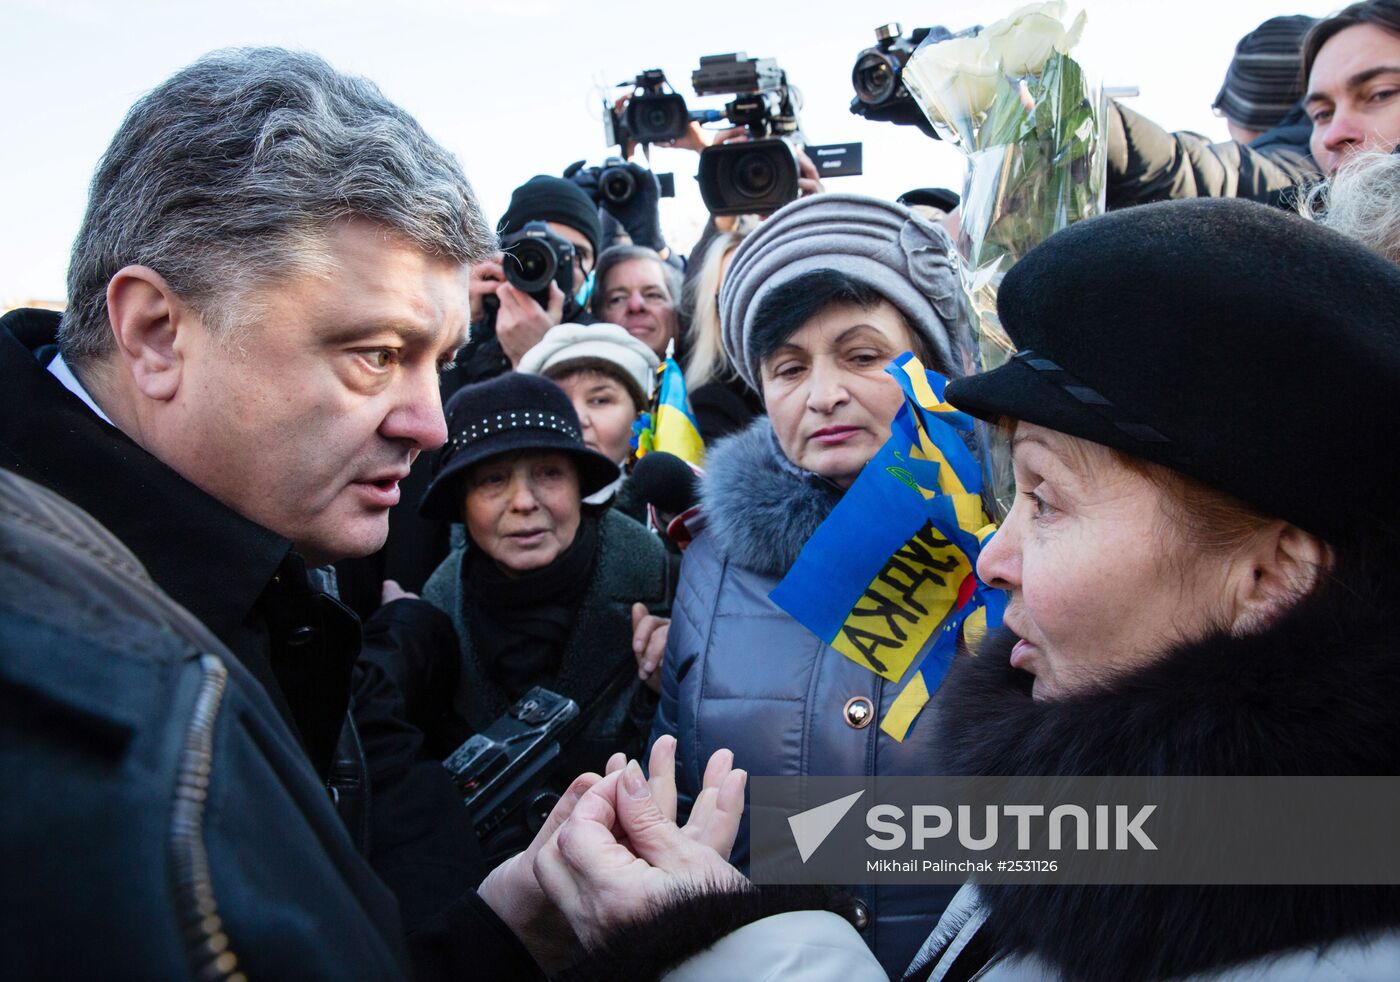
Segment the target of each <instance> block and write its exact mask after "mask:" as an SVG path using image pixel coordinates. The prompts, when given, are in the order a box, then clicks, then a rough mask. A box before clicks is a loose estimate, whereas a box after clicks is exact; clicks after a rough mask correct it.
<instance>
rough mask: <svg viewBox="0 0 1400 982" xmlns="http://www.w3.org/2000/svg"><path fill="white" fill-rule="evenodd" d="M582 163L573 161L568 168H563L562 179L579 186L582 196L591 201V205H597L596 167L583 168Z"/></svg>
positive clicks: (597, 171) (597, 172)
mask: <svg viewBox="0 0 1400 982" xmlns="http://www.w3.org/2000/svg"><path fill="white" fill-rule="evenodd" d="M584 163H585V162H584V161H582V160H575V161H574V162H573V163H572V164H570V165H569V166H568V167H565V168H564V174H563V176H564V179H565V180H569V181H573V182H574V183H575V184H577V185H578V186H579V189H580V190H581V191H583V193H584V194H586V195H588V196H589V197H590V198H592V199H593V203H594V204H595V205H596V204H597V203H598V174H599V170H598V168H597V167H585V166H583V165H584Z"/></svg>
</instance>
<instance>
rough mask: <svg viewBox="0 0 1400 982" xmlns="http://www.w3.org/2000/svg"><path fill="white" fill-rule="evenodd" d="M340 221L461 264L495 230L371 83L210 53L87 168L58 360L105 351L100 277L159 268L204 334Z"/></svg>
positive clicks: (440, 156)
mask: <svg viewBox="0 0 1400 982" xmlns="http://www.w3.org/2000/svg"><path fill="white" fill-rule="evenodd" d="M350 218H364V219H368V220H370V221H374V222H378V223H380V224H382V225H384V226H386V227H387V228H389V229H392V230H393V231H395V232H397V233H399V234H400V235H402V236H403V237H404V238H406V239H408V240H409V241H411V242H412V243H413V244H414V245H415V246H417V247H418V248H420V249H422V250H423V251H424V252H427V253H429V254H431V255H434V256H440V257H446V258H450V259H453V260H456V261H458V262H461V263H464V264H465V263H471V262H477V261H479V260H481V259H483V258H485V257H486V256H487V255H489V254H490V253H491V251H492V250H493V249H494V246H495V238H494V236H493V235H492V232H491V228H490V227H489V226H488V225H487V224H486V221H485V219H484V218H483V217H482V214H481V209H480V206H479V205H478V204H477V201H476V196H475V195H474V194H473V193H472V189H471V186H470V185H469V184H468V183H467V179H466V178H465V177H464V176H463V174H462V171H461V168H460V166H459V165H458V163H457V161H456V159H455V158H454V157H453V156H452V155H451V154H449V153H448V152H447V151H446V150H444V149H443V148H442V147H441V146H439V145H438V144H437V143H436V142H434V141H433V140H432V139H431V138H430V137H429V136H428V135H427V134H426V133H424V132H423V129H422V127H420V126H419V125H418V123H417V122H416V121H415V120H414V119H413V117H411V116H410V115H409V114H408V113H406V112H404V111H403V110H402V109H400V108H399V107H398V106H396V105H394V104H393V103H392V102H390V101H389V100H387V99H386V98H385V97H384V95H383V94H382V93H381V92H380V91H379V89H378V88H377V87H376V86H375V85H374V83H372V82H370V81H368V80H366V79H362V78H355V77H352V76H348V75H342V74H341V73H339V72H337V71H336V70H335V69H333V68H331V66H330V65H328V64H327V63H326V62H325V61H323V60H322V59H320V58H318V57H316V56H315V55H312V54H307V53H302V52H292V51H285V50H282V49H279V48H249V49H234V50H226V51H217V52H213V53H212V54H209V55H206V56H204V57H203V58H201V59H200V60H199V61H197V62H195V63H194V64H192V65H190V66H189V67H187V68H184V69H182V70H181V71H179V72H177V73H176V74H175V75H173V76H172V77H170V78H169V79H167V80H166V81H165V82H163V83H162V84H161V85H159V86H158V87H156V88H155V89H154V90H152V91H151V92H150V93H148V94H147V95H145V96H144V97H142V98H141V99H140V100H139V101H138V102H137V103H136V104H135V105H134V106H133V107H132V108H131V111H130V112H129V113H128V114H127V116H126V119H125V120H123V122H122V125H121V127H120V128H119V129H118V130H117V134H116V136H114V137H113V138H112V143H111V145H110V146H109V147H108V148H107V152H106V153H105V154H104V155H103V157H102V159H101V161H100V162H99V163H98V165H97V172H96V174H95V175H94V176H93V180H92V186H91V189H90V193H89V197H88V206H87V213H86V214H85V215H84V216H83V224H82V227H81V229H80V230H79V232H78V238H77V241H76V242H75V243H74V244H73V255H72V259H71V261H70V263H69V268H68V298H69V306H68V310H67V312H66V313H65V314H64V316H63V324H62V327H61V329H60V331H59V344H60V347H61V350H62V351H63V356H64V358H65V359H67V360H69V361H72V362H75V363H77V362H81V361H83V360H85V359H90V358H98V357H101V356H103V355H105V354H106V353H108V352H110V351H111V350H112V349H113V338H112V332H111V328H110V327H109V325H108V317H107V284H108V283H109V282H110V281H111V278H112V277H113V276H114V275H115V274H116V273H117V271H118V270H120V269H121V268H122V267H124V266H127V265H131V264H139V265H143V266H148V267H150V268H151V269H153V270H154V271H155V272H157V273H159V274H160V275H161V276H162V277H163V278H164V279H165V281H166V282H167V283H169V284H170V287H171V289H173V290H174V291H175V292H176V293H177V294H179V296H180V297H181V298H182V299H183V300H185V301H186V302H188V303H189V304H190V305H191V306H193V307H194V308H195V309H196V310H197V311H199V313H200V314H201V316H202V317H203V318H204V319H205V320H206V322H208V323H209V324H210V327H211V328H214V329H221V328H228V327H229V326H230V325H231V324H235V323H237V322H238V314H237V309H238V308H239V306H240V303H241V302H242V301H244V300H245V299H248V298H249V297H250V296H251V294H252V292H253V288H255V287H257V286H259V285H261V284H264V283H266V282H267V281H268V280H270V279H274V278H277V277H281V276H285V275H288V274H291V273H296V272H304V271H311V270H314V269H317V268H319V267H318V262H324V256H323V255H319V254H318V246H320V245H321V243H322V242H323V241H324V239H325V237H326V236H327V235H328V234H329V232H330V230H331V228H332V226H333V225H335V224H336V223H338V222H341V221H344V220H347V219H350Z"/></svg>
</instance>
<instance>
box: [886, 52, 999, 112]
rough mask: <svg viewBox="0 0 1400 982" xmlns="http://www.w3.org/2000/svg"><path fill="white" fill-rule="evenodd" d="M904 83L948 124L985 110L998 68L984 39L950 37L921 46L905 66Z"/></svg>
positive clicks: (994, 88)
mask: <svg viewBox="0 0 1400 982" xmlns="http://www.w3.org/2000/svg"><path fill="white" fill-rule="evenodd" d="M903 80H904V84H905V85H906V86H908V88H909V90H910V91H911V92H912V93H913V94H914V95H915V97H917V98H919V99H920V100H921V101H922V102H923V103H924V104H925V105H926V106H931V108H932V109H933V110H934V111H935V112H937V113H938V115H940V116H942V117H943V118H944V119H945V120H946V121H947V122H949V123H950V124H951V123H953V122H955V121H957V120H960V119H970V118H971V117H973V116H975V115H976V114H978V113H980V112H985V111H986V109H987V107H988V106H990V105H991V104H992V99H993V98H995V97H996V94H997V83H998V82H1000V81H1001V69H1000V67H999V66H998V61H997V58H996V56H995V55H993V54H992V51H991V49H990V48H989V47H988V46H987V42H986V40H985V39H984V38H983V37H982V36H981V35H978V36H976V37H962V38H951V39H949V40H947V41H940V42H938V43H937V44H929V45H925V46H924V47H922V48H920V49H919V50H918V51H916V52H915V53H914V56H913V57H912V58H910V59H909V62H908V64H906V65H905V66H904V73H903Z"/></svg>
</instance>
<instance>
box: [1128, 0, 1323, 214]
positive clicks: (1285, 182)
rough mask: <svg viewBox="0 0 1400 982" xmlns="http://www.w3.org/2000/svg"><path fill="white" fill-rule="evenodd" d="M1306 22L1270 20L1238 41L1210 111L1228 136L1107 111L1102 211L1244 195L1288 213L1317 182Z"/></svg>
mask: <svg viewBox="0 0 1400 982" xmlns="http://www.w3.org/2000/svg"><path fill="white" fill-rule="evenodd" d="M1313 23H1315V22H1314V20H1313V19H1312V18H1310V17H1304V16H1301V15H1298V16H1292V17H1274V18H1272V19H1270V20H1267V21H1265V22H1264V23H1263V24H1260V25H1259V26H1258V27H1257V28H1255V29H1254V30H1253V31H1250V32H1249V33H1248V34H1246V35H1245V36H1244V37H1243V38H1241V39H1240V42H1239V44H1238V45H1237V46H1236V48H1235V57H1234V59H1233V60H1232V61H1231V62H1230V67H1229V70H1228V71H1227V72H1226V75H1225V83H1224V85H1223V86H1222V87H1221V89H1220V94H1219V95H1217V96H1216V97H1215V102H1214V104H1213V105H1212V108H1213V109H1214V110H1215V111H1216V112H1217V113H1218V114H1219V115H1221V116H1224V117H1225V121H1226V124H1227V125H1228V126H1229V130H1230V139H1229V140H1227V141H1226V142H1224V143H1212V142H1210V140H1208V139H1206V138H1205V137H1204V136H1202V135H1201V134H1199V133H1189V132H1184V131H1183V132H1177V133H1169V132H1167V131H1166V130H1165V129H1163V128H1162V127H1160V126H1158V125H1157V124H1156V123H1154V122H1153V121H1152V120H1150V119H1147V118H1146V117H1145V116H1140V115H1139V114H1138V113H1136V112H1134V111H1133V110H1132V109H1129V108H1128V107H1127V106H1124V105H1122V104H1120V103H1117V102H1109V104H1108V105H1109V111H1108V207H1109V208H1111V209H1112V208H1124V207H1127V206H1128V205H1141V204H1147V203H1148V202H1151V201H1168V200H1173V199H1177V198H1248V199H1250V200H1252V201H1260V202H1263V203H1264V204H1271V205H1281V206H1283V207H1285V208H1291V207H1293V206H1294V205H1295V204H1296V198H1297V189H1298V188H1299V187H1300V186H1304V185H1307V184H1310V183H1311V182H1313V181H1316V180H1318V179H1319V178H1321V177H1322V171H1321V168H1319V167H1318V165H1317V162H1316V161H1315V160H1314V159H1313V155H1312V154H1311V153H1310V152H1309V149H1308V140H1309V138H1310V137H1311V136H1312V121H1311V120H1310V119H1308V116H1307V114H1306V113H1304V112H1303V108H1302V106H1301V105H1300V104H1299V99H1300V97H1301V96H1302V94H1303V92H1302V61H1303V56H1302V51H1301V49H1302V44H1303V36H1304V34H1306V33H1307V31H1308V29H1309V28H1310V27H1311V26H1312V24H1313Z"/></svg>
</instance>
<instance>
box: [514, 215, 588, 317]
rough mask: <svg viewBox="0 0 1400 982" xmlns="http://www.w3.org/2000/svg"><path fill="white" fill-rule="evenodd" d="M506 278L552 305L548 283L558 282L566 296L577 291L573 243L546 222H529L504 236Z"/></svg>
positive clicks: (536, 299)
mask: <svg viewBox="0 0 1400 982" xmlns="http://www.w3.org/2000/svg"><path fill="white" fill-rule="evenodd" d="M501 252H503V253H505V263H504V266H505V271H506V279H507V280H508V281H509V282H510V284H511V285H512V286H514V287H515V288H516V289H517V290H520V291H522V292H524V293H528V294H529V295H530V296H531V297H533V298H534V300H535V302H536V303H538V304H539V305H540V306H541V307H548V306H549V284H550V283H557V284H558V285H559V289H560V291H562V292H563V294H564V296H565V297H566V298H567V297H569V296H571V295H572V294H573V292H574V252H575V249H574V244H573V243H572V242H570V241H569V240H568V239H566V238H564V237H563V236H559V235H555V234H554V233H553V232H551V231H550V230H549V225H548V224H547V223H545V222H526V223H525V225H524V227H522V228H521V229H520V231H518V232H513V233H511V234H510V235H507V236H505V237H504V238H502V239H501Z"/></svg>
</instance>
